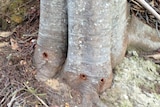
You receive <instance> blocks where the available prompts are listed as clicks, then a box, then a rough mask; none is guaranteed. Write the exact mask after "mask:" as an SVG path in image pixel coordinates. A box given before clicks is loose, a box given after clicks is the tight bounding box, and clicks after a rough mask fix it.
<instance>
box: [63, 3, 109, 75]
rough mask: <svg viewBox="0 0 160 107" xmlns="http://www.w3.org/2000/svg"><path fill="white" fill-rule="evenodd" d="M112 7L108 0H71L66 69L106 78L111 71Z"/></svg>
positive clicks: (69, 4)
mask: <svg viewBox="0 0 160 107" xmlns="http://www.w3.org/2000/svg"><path fill="white" fill-rule="evenodd" d="M110 8H111V4H109V3H108V0H105V1H104V0H98V1H97V0H68V31H69V32H68V33H69V38H68V55H67V60H66V64H65V68H64V71H69V72H74V73H76V74H81V73H84V74H86V75H89V76H92V77H105V76H107V75H108V73H110V72H111V63H110V62H111V57H110V53H111V26H110V25H111V18H112V17H111V15H110V13H111V12H110ZM106 41H107V42H106ZM106 65H108V66H106Z"/></svg>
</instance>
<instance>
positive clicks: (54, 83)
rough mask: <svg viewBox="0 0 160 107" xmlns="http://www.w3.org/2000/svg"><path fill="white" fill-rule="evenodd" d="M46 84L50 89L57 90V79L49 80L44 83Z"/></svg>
mask: <svg viewBox="0 0 160 107" xmlns="http://www.w3.org/2000/svg"><path fill="white" fill-rule="evenodd" d="M46 84H47V85H48V86H50V87H51V88H53V89H54V90H59V86H60V84H59V82H58V80H57V79H49V80H47V81H46Z"/></svg>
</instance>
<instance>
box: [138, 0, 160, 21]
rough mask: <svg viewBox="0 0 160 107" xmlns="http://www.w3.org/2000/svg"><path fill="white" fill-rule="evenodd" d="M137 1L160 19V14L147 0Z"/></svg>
mask: <svg viewBox="0 0 160 107" xmlns="http://www.w3.org/2000/svg"><path fill="white" fill-rule="evenodd" d="M136 1H137V2H139V3H140V4H141V5H142V6H143V7H144V8H146V9H147V10H148V11H150V12H151V13H152V14H153V15H154V16H155V17H156V18H157V19H158V20H159V21H160V15H159V14H158V13H157V12H156V11H155V10H154V9H153V8H152V7H151V6H150V5H149V4H148V3H147V2H146V1H145V0H136Z"/></svg>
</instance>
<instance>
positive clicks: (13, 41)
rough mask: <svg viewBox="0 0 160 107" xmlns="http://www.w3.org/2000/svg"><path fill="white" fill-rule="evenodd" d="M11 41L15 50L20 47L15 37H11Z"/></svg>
mask: <svg viewBox="0 0 160 107" xmlns="http://www.w3.org/2000/svg"><path fill="white" fill-rule="evenodd" d="M10 42H11V48H12V49H13V50H17V49H18V43H17V41H16V40H15V39H13V38H11V39H10Z"/></svg>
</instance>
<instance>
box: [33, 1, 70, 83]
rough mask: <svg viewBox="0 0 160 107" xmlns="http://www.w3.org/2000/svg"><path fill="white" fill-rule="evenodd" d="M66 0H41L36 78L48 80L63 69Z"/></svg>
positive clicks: (65, 37) (35, 55) (36, 53)
mask: <svg viewBox="0 0 160 107" xmlns="http://www.w3.org/2000/svg"><path fill="white" fill-rule="evenodd" d="M66 43H67V17H66V0H47V1H45V0H41V2H40V28H39V36H38V41H37V47H36V50H35V54H34V59H35V63H36V66H37V69H38V73H37V75H36V78H37V79H38V80H42V81H44V80H46V79H49V78H52V77H53V76H54V75H55V74H56V73H57V72H58V71H60V70H61V68H62V65H63V63H64V61H65V58H66Z"/></svg>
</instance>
